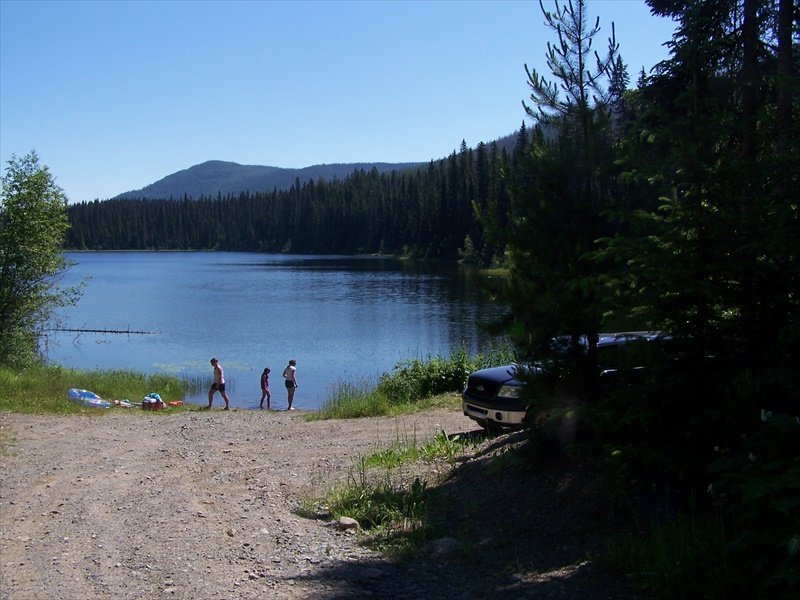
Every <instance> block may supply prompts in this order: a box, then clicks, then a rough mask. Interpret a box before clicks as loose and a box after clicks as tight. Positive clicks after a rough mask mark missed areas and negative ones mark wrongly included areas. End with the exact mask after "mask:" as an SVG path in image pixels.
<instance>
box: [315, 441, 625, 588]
mask: <svg viewBox="0 0 800 600" xmlns="http://www.w3.org/2000/svg"><path fill="white" fill-rule="evenodd" d="M476 433H477V432H476ZM462 435H463V434H462ZM525 435H526V434H525V433H523V432H519V433H511V434H505V435H502V436H499V437H496V438H493V439H491V440H487V441H486V442H485V443H484V444H482V445H481V446H480V450H478V451H476V452H475V453H474V454H472V455H470V456H467V457H465V460H464V461H463V462H462V464H460V465H458V466H457V467H456V468H455V470H454V472H453V474H452V476H451V477H450V478H448V479H447V480H446V481H445V482H443V483H441V484H439V485H437V486H435V487H428V490H427V492H426V493H427V496H426V507H427V508H428V512H429V514H428V519H429V534H430V535H429V539H433V538H440V537H448V538H454V539H455V540H457V541H458V542H459V547H458V550H456V551H455V552H454V553H452V554H448V555H444V556H442V555H431V554H426V553H424V552H421V553H419V554H417V555H416V556H414V557H412V558H410V559H404V560H395V561H393V560H388V559H384V560H377V561H372V562H360V563H355V564H353V563H350V564H345V565H341V566H337V567H331V568H328V569H323V570H320V571H318V572H316V573H315V574H314V575H312V577H313V578H315V579H316V580H317V583H318V584H321V585H322V587H325V588H328V589H329V590H330V592H329V593H328V594H326V595H323V596H320V597H321V598H325V599H338V598H342V599H343V598H400V599H404V598H409V599H410V598H414V599H417V598H454V599H482V598H504V599H513V598H537V599H547V598H570V599H598V598H626V599H628V598H636V597H637V596H636V594H635V592H634V590H633V588H632V587H631V585H630V583H629V582H628V581H627V580H626V579H625V578H624V577H623V576H621V575H619V574H617V573H613V572H610V571H607V570H605V569H604V568H603V567H602V566H601V564H600V563H599V562H598V561H596V560H594V559H595V558H596V557H597V556H600V555H601V554H602V553H603V552H604V549H605V541H606V539H607V538H608V536H609V534H611V533H612V532H613V523H612V522H611V521H610V520H609V514H610V506H609V504H608V501H606V500H603V498H604V496H605V495H604V494H601V493H600V492H599V490H598V488H597V485H596V483H595V478H594V477H592V474H593V473H592V469H591V467H590V466H588V465H581V464H577V463H575V462H574V461H572V460H570V459H566V458H561V459H554V460H551V461H545V462H544V463H543V464H539V465H535V466H534V465H532V463H531V462H530V461H529V460H526V459H525V458H524V453H521V452H520V448H521V447H523V446H524V443H525Z"/></svg>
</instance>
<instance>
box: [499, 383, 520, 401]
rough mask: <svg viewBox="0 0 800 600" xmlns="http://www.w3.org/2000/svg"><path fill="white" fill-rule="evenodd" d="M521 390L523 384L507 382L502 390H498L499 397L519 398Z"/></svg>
mask: <svg viewBox="0 0 800 600" xmlns="http://www.w3.org/2000/svg"><path fill="white" fill-rule="evenodd" d="M521 390H522V386H519V385H508V384H506V385H504V386H503V387H501V388H500V391H499V392H497V396H498V397H499V398H519V393H520V391H521Z"/></svg>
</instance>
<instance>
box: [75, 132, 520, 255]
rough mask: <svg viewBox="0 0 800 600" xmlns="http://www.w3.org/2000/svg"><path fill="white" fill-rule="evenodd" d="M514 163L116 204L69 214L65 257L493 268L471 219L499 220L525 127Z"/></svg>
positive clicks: (373, 173)
mask: <svg viewBox="0 0 800 600" xmlns="http://www.w3.org/2000/svg"><path fill="white" fill-rule="evenodd" d="M518 137H519V141H518V144H517V146H518V148H519V150H517V149H512V151H511V153H510V155H509V152H507V151H506V150H505V149H501V148H499V147H498V144H497V143H496V142H492V143H491V144H484V143H481V144H479V145H478V146H477V148H474V149H472V148H468V147H467V146H466V144H465V143H463V142H462V144H461V148H460V149H459V151H458V152H453V153H452V154H451V155H450V156H449V157H448V158H446V159H443V160H439V161H432V162H431V163H430V164H428V165H427V167H425V168H420V169H416V170H407V171H395V172H391V173H379V172H378V170H377V169H372V170H370V171H365V170H356V171H354V172H353V173H352V174H351V175H350V176H348V177H346V178H345V179H343V180H338V179H334V180H332V181H325V180H318V181H313V180H310V181H307V182H305V183H303V182H301V181H300V180H299V179H297V180H296V181H295V183H294V185H293V186H292V187H291V188H290V189H288V190H285V191H279V190H273V191H271V192H249V191H247V192H241V193H240V194H238V195H225V196H223V195H217V196H216V197H206V196H201V197H199V198H191V197H188V196H185V197H183V198H179V199H175V198H167V199H159V200H153V199H124V200H122V199H114V200H106V201H94V202H84V203H80V204H73V205H71V206H70V207H69V219H70V224H71V228H70V231H69V233H68V235H67V239H66V248H67V249H79V250H84V249H91V250H122V249H126V250H176V249H187V250H196V249H197V250H199V249H202V250H206V249H214V250H230V251H256V252H291V253H320V254H331V253H335V254H353V253H386V254H405V255H415V256H419V257H426V258H442V259H455V258H458V257H459V251H462V253H461V255H462V256H464V252H463V249H464V248H468V252H467V253H468V255H469V256H468V257H467V258H468V259H469V260H472V261H473V262H476V263H481V264H490V263H491V262H492V261H495V262H497V261H498V260H500V259H501V258H502V255H503V247H502V244H493V243H492V242H490V241H489V240H487V239H486V237H485V235H484V228H483V226H482V225H481V223H480V221H479V220H478V219H477V218H476V214H482V215H485V214H492V215H495V216H496V217H497V218H500V219H501V221H502V220H504V219H505V217H504V215H505V213H506V211H507V207H508V203H509V196H508V191H507V189H506V184H505V179H504V177H503V176H502V175H501V172H502V171H503V170H504V169H506V168H507V166H508V165H513V164H514V163H515V162H516V154H517V152H518V151H522V147H524V146H525V145H526V143H525V141H526V140H527V137H528V135H527V132H526V130H525V126H524V124H523V126H522V128H521V129H520V131H519V134H518Z"/></svg>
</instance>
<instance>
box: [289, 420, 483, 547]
mask: <svg viewBox="0 0 800 600" xmlns="http://www.w3.org/2000/svg"><path fill="white" fill-rule="evenodd" d="M479 442H480V440H473V439H471V438H467V437H463V436H459V435H456V436H452V437H451V436H448V435H447V434H446V433H445V432H444V431H440V432H437V433H436V435H434V436H433V438H432V439H430V440H428V441H426V442H425V443H423V444H421V445H418V444H417V440H416V435H413V436H412V437H411V438H410V439H402V440H396V441H395V442H394V443H393V444H392V445H391V446H389V447H388V448H386V449H384V450H379V451H377V452H374V453H373V454H370V455H369V456H365V457H361V458H360V459H359V460H358V461H356V462H355V463H354V465H353V466H352V467H351V468H350V473H349V475H348V479H347V482H346V483H345V484H343V485H341V486H337V487H334V488H333V489H331V490H330V491H329V492H328V493H327V494H326V496H325V497H324V498H323V499H321V500H319V501H316V502H315V501H310V500H306V501H304V502H303V503H301V508H300V510H299V513H298V514H301V515H303V516H306V517H311V518H313V517H318V516H319V515H321V514H324V515H326V516H330V517H333V518H334V519H338V518H340V517H350V518H352V519H355V520H356V521H358V523H359V525H360V527H361V534H362V542H363V543H364V544H365V545H367V546H369V547H371V548H373V549H376V550H380V551H381V552H384V553H386V554H387V555H389V556H392V557H400V556H404V555H407V554H409V553H411V552H414V551H415V550H417V549H418V548H420V547H421V546H422V545H423V544H424V543H425V542H427V541H428V540H430V539H433V538H435V537H439V536H440V534H441V532H440V531H438V530H436V528H435V527H434V526H433V525H432V523H431V520H430V518H429V514H430V510H431V506H430V505H429V503H430V502H431V495H430V494H429V491H428V482H427V481H426V480H425V479H424V478H423V477H421V476H419V475H409V470H405V469H401V468H400V467H403V466H404V465H408V464H409V463H418V462H434V461H438V460H446V461H447V462H448V463H449V464H450V466H451V467H452V466H453V465H454V464H455V462H456V459H457V458H458V457H460V456H462V455H463V454H464V453H465V452H467V450H468V448H470V447H473V446H475V445H477V444H478V443H479ZM412 478H413V479H412ZM437 483H438V482H437Z"/></svg>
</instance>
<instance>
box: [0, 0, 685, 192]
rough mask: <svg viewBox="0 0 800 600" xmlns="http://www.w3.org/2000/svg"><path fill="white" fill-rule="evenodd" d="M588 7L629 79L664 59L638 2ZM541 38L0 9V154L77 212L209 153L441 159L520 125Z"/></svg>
mask: <svg viewBox="0 0 800 600" xmlns="http://www.w3.org/2000/svg"><path fill="white" fill-rule="evenodd" d="M552 5H553V4H552V2H549V1H548V2H546V3H545V6H546V8H552ZM588 7H589V11H590V15H591V17H592V19H594V17H595V16H599V17H600V24H601V27H602V28H603V29H602V32H601V34H600V37H599V39H597V40H596V42H595V47H598V49H599V50H602V49H604V48H605V46H606V43H607V42H606V40H607V38H608V35H609V34H610V31H611V21H614V23H615V26H616V34H617V41H618V42H619V44H620V52H621V54H622V57H623V60H624V61H625V62H626V63H627V64H628V66H629V72H630V75H631V79H632V81H634V82H635V80H636V78H637V75H638V73H639V71H640V70H641V69H642V68H643V67H644V68H645V69H647V70H649V69H650V67H652V66H653V65H654V64H655V63H656V62H658V61H659V60H662V59H664V58H666V56H667V51H666V50H665V48H664V47H663V45H662V44H663V43H664V42H666V41H667V40H669V39H670V37H671V35H672V32H673V25H672V24H671V23H670V22H669V21H667V20H665V19H662V18H658V17H653V16H651V15H650V12H649V9H648V7H647V6H646V4H645V3H644V2H643V1H640V0H588ZM553 39H554V38H553V35H552V34H551V33H550V32H549V30H547V29H546V28H545V27H544V25H543V18H542V15H541V12H540V9H539V5H538V2H532V1H531V2H529V1H522V0H515V1H503V0H491V1H486V2H484V1H479V0H472V1H458V0H449V1H441V2H435V1H423V0H416V1H409V2H406V1H399V0H397V1H386V2H381V1H368V0H362V1H349V2H338V1H333V0H330V1H308V2H304V1H273V2H263V1H255V0H252V1H246V2H238V1H228V2H214V1H211V0H205V1H187V2H181V1H177V0H172V1H154V2H149V1H143V0H142V1H125V0H115V1H110V2H105V1H100V0H96V1H92V2H72V1H69V0H56V1H48V0H36V1H26V0H0V161H2V166H3V170H5V167H6V165H7V161H8V160H9V158H10V157H11V155H12V154H16V155H17V156H22V155H24V154H26V153H27V152H28V151H30V150H36V151H37V152H38V154H39V157H40V161H41V162H42V163H43V164H45V165H47V166H48V167H49V168H50V170H51V171H52V172H53V174H54V175H55V176H56V178H57V182H58V184H59V185H60V186H61V187H62V188H63V189H64V191H65V192H66V194H67V196H68V197H69V199H70V200H71V201H82V200H93V199H96V198H99V199H105V198H109V197H112V196H115V195H116V194H118V193H121V192H125V191H128V190H133V189H139V188H141V187H143V186H145V185H148V184H150V183H153V182H154V181H156V180H158V179H161V178H162V177H164V176H166V175H169V174H171V173H174V172H175V171H179V170H181V169H186V168H188V167H190V166H192V165H195V164H198V163H201V162H204V161H206V160H227V161H233V162H238V163H241V164H257V165H270V166H277V167H305V166H309V165H314V164H320V163H338V162H344V163H351V162H378V161H381V162H409V161H428V160H431V159H438V158H442V157H445V156H447V155H448V154H450V153H451V152H453V151H454V150H456V149H457V148H458V146H459V145H460V143H461V140H462V139H463V140H465V141H466V143H467V145H469V146H472V147H474V146H475V145H477V144H478V142H481V141H485V142H489V141H492V140H494V139H497V138H499V137H501V136H503V135H507V134H509V133H511V132H512V131H514V130H515V129H517V128H518V127H519V125H520V124H521V123H522V121H523V120H527V118H526V116H525V113H524V111H523V109H522V105H521V102H522V101H523V100H526V99H528V98H529V97H530V92H529V89H528V87H527V79H526V75H525V71H524V65H525V64H528V66H529V67H531V68H535V69H537V70H539V71H541V72H544V71H545V61H544V55H545V50H546V43H547V42H548V41H553Z"/></svg>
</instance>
